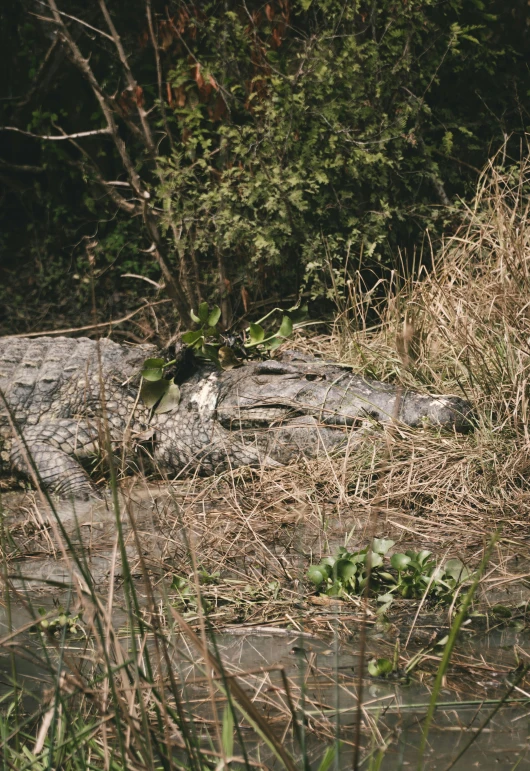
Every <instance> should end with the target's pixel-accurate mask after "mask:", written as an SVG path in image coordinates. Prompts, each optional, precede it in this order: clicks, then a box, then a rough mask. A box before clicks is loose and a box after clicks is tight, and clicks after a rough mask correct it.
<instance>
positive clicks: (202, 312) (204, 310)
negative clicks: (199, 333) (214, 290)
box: [199, 302, 210, 325]
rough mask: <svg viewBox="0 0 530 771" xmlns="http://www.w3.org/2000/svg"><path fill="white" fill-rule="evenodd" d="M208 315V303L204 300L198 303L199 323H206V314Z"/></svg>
mask: <svg viewBox="0 0 530 771" xmlns="http://www.w3.org/2000/svg"><path fill="white" fill-rule="evenodd" d="M209 315H210V309H209V307H208V303H206V302H204V303H201V304H200V305H199V319H200V322H201V324H205V325H206V324H207V323H208V316H209Z"/></svg>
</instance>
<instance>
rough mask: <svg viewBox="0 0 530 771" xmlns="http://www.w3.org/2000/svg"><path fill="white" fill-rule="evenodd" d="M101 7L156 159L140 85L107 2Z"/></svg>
mask: <svg viewBox="0 0 530 771" xmlns="http://www.w3.org/2000/svg"><path fill="white" fill-rule="evenodd" d="M99 7H100V8H101V12H102V14H103V16H104V17H105V21H106V22H107V27H108V28H109V30H110V34H111V35H112V39H113V40H114V45H115V46H116V50H117V51H118V56H119V58H120V62H121V64H122V67H123V69H124V70H125V75H126V77H127V83H128V87H129V90H130V91H131V95H132V97H133V100H134V103H135V104H136V109H137V110H138V115H139V117H140V123H141V124H142V130H143V134H144V141H145V144H146V145H147V149H148V150H149V153H150V154H151V155H152V156H153V157H154V156H155V155H156V148H155V143H154V142H153V136H152V134H151V128H150V126H149V123H148V122H147V116H146V112H145V110H144V108H143V107H142V104H141V102H140V100H139V99H138V98H137V89H138V83H137V81H136V79H135V77H134V76H133V74H132V71H131V68H130V67H129V61H128V59H127V56H126V55H125V51H124V49H123V46H122V44H121V38H120V36H119V35H118V31H117V29H116V27H115V26H114V22H113V21H112V19H111V16H110V13H109V10H108V8H107V5H106V3H105V0H99Z"/></svg>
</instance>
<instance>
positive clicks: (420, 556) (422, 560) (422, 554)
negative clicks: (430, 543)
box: [416, 549, 432, 566]
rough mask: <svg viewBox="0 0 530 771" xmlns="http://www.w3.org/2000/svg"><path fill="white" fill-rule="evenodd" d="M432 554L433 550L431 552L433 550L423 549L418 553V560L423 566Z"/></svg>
mask: <svg viewBox="0 0 530 771" xmlns="http://www.w3.org/2000/svg"><path fill="white" fill-rule="evenodd" d="M431 554H432V552H431V551H428V550H427V549H423V550H422V551H419V552H418V553H417V554H416V561H417V562H418V563H419V564H420V565H422V566H423V565H424V564H425V562H426V561H427V560H428V559H429V557H430V556H431Z"/></svg>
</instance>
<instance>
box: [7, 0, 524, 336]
mask: <svg viewBox="0 0 530 771" xmlns="http://www.w3.org/2000/svg"><path fill="white" fill-rule="evenodd" d="M12 6H13V7H12V9H11V11H12V13H13V19H15V21H14V23H13V22H11V21H10V24H11V27H10V28H11V29H12V32H11V35H10V38H9V45H10V46H12V48H13V51H16V55H17V56H18V57H19V61H20V62H21V66H20V67H17V68H13V67H10V68H9V70H8V71H9V72H10V78H11V82H10V84H8V91H9V93H8V94H7V97H6V99H5V100H3V101H2V102H1V110H2V111H3V116H2V117H0V123H2V124H4V125H7V126H15V127H16V126H18V128H20V129H22V130H30V131H31V132H33V133H34V134H37V135H38V134H45V135H46V134H54V135H57V134H58V132H59V131H60V130H63V131H65V132H67V133H75V132H78V131H81V132H83V131H94V130H100V129H101V126H102V120H103V116H102V114H101V112H100V111H99V110H98V109H94V106H95V105H96V102H95V99H94V93H93V92H92V90H91V89H90V88H89V86H88V85H87V81H86V79H84V78H83V77H81V75H80V73H79V72H76V71H75V70H73V69H72V68H71V67H70V65H67V64H66V63H65V60H64V56H63V54H62V53H61V52H60V51H59V53H58V54H57V56H59V63H57V62H55V61H54V64H53V66H54V67H55V71H56V77H55V78H52V79H48V80H47V81H46V80H45V83H44V85H43V86H42V87H41V88H39V89H38V90H37V94H36V95H33V96H32V97H31V98H30V99H29V101H28V103H27V104H26V103H24V102H22V103H21V104H18V103H17V102H16V101H14V100H13V98H12V96H11V94H12V93H16V94H25V93H26V92H27V91H29V89H30V84H31V82H32V78H34V77H35V73H36V71H37V70H38V67H39V63H40V60H39V54H40V55H41V58H42V57H44V54H45V52H46V51H47V49H48V48H49V44H50V39H49V29H50V25H49V23H47V22H44V24H43V26H42V28H41V27H39V26H38V25H39V22H38V21H37V20H36V19H35V18H34V17H33V16H29V15H27V14H26V13H25V5H24V4H12ZM58 6H59V9H60V10H61V9H62V6H61V2H59V3H58ZM152 6H153V31H154V39H155V40H156V55H155V51H154V46H153V43H152V39H151V35H150V31H149V25H148V22H147V19H146V16H145V7H144V5H143V3H140V4H139V5H136V4H133V5H132V6H131V5H130V4H124V3H113V4H112V9H111V11H112V15H113V21H114V24H115V25H116V28H117V30H118V33H119V34H120V37H121V39H122V41H123V46H124V50H125V52H126V55H127V57H128V62H129V65H130V67H131V71H132V73H133V75H134V78H135V79H136V82H137V84H138V85H137V90H136V91H135V92H134V94H132V93H130V91H129V90H127V89H125V90H124V88H123V84H124V80H126V78H125V73H124V71H123V67H122V64H121V62H120V58H119V56H118V55H117V51H116V47H115V46H114V45H113V43H112V41H111V40H109V39H108V38H105V37H103V36H99V35H98V36H97V38H94V39H93V38H91V37H89V36H87V35H86V34H83V35H81V36H80V37H79V36H78V33H79V30H80V29H82V30H84V31H85V32H86V28H87V27H82V28H81V27H79V25H78V24H77V23H76V22H75V21H74V20H73V19H74V18H75V17H79V18H81V19H83V21H84V22H85V23H86V24H88V25H90V27H96V28H98V29H99V28H104V27H105V23H104V19H103V18H102V17H101V16H100V13H99V10H98V9H97V8H95V9H93V10H90V9H89V8H88V7H86V6H85V5H83V4H81V3H78V2H77V1H74V2H73V3H70V4H69V5H68V11H69V16H68V17H65V19H66V22H65V23H66V24H67V25H68V29H69V30H70V31H71V32H72V33H73V34H74V35H76V36H78V37H76V40H78V41H79V47H80V51H81V53H82V55H83V56H84V57H85V58H86V61H90V66H91V67H92V69H93V72H94V73H95V77H97V78H98V79H99V82H100V85H101V89H102V90H103V91H104V93H105V94H106V98H107V101H108V106H109V109H112V110H113V114H114V120H115V121H116V123H117V125H118V128H119V131H120V136H122V137H123V138H124V139H125V143H126V148H127V152H128V153H129V156H130V158H131V163H132V164H133V167H134V169H135V170H136V173H138V174H139V175H140V176H141V179H142V184H143V186H144V188H145V189H146V191H147V190H149V191H150V193H149V194H150V196H151V197H150V198H149V202H150V203H149V205H148V206H147V207H144V208H143V210H140V209H138V207H137V208H136V209H135V210H134V212H133V213H131V214H127V213H126V210H125V209H123V208H120V206H119V205H118V204H117V203H116V200H117V191H118V192H119V193H120V195H121V194H122V195H123V196H124V197H125V199H126V200H127V201H128V202H129V204H133V202H134V201H135V200H136V199H135V196H134V195H133V194H131V193H130V192H128V190H127V183H124V181H123V179H124V178H125V177H126V171H125V170H124V168H123V166H122V161H121V160H120V155H119V152H118V150H117V148H116V147H114V146H113V144H112V142H111V141H109V137H108V136H93V137H90V139H83V138H81V139H79V140H77V141H76V143H75V144H74V143H71V144H70V143H67V142H47V141H45V140H43V141H42V142H39V141H38V140H36V139H35V138H31V137H24V136H23V135H21V134H20V133H10V132H3V137H4V138H5V139H6V140H7V142H8V143H9V146H8V148H7V151H8V155H9V157H10V158H12V159H13V160H14V166H15V167H17V166H18V167H19V169H21V168H22V167H23V165H24V164H26V165H27V164H28V158H29V159H30V160H29V162H31V164H34V165H35V167H36V168H38V173H37V172H35V174H34V175H33V176H31V175H29V176H28V174H27V171H26V172H23V171H20V170H19V171H18V172H17V170H16V168H15V169H14V170H13V169H11V170H10V169H9V168H4V166H2V174H3V175H7V177H6V179H8V184H9V185H10V189H11V191H12V193H13V194H12V195H11V196H9V197H8V207H7V208H6V214H5V217H6V220H5V221H4V222H5V224H7V225H10V226H11V227H10V228H7V230H8V231H10V233H9V235H8V236H7V237H6V238H7V240H6V242H5V243H4V244H3V247H4V251H5V253H8V254H12V255H13V258H12V260H11V258H10V260H9V262H8V263H7V266H6V267H7V269H8V272H7V273H6V277H7V279H8V281H4V282H3V283H4V284H5V285H7V284H10V285H15V284H17V281H19V280H20V276H21V271H20V263H21V259H20V258H19V255H22V262H23V264H25V265H26V266H27V270H25V271H22V274H23V275H24V280H27V281H29V280H33V281H34V283H35V286H34V288H33V289H32V290H31V292H30V296H31V297H34V299H35V302H36V299H37V297H38V298H39V300H42V295H44V296H45V298H46V299H49V300H51V301H53V302H58V301H61V297H66V298H67V299H68V300H69V299H70V297H71V293H70V291H67V290H66V287H67V285H71V287H70V288H72V287H75V294H76V296H77V297H78V298H79V299H80V300H81V301H82V302H83V303H84V305H85V307H86V306H88V307H89V306H90V299H91V298H90V291H89V290H90V287H89V283H88V282H85V279H87V277H89V275H90V270H89V265H88V258H87V255H86V253H85V248H84V247H85V239H84V238H83V237H84V236H85V237H88V236H90V237H91V238H92V237H94V234H96V238H97V239H98V240H99V247H98V249H97V250H96V252H95V256H96V265H95V270H94V274H95V277H96V289H97V290H100V291H102V292H104V293H105V295H106V296H118V295H119V296H120V297H119V300H116V301H115V302H114V304H112V303H110V305H106V306H105V311H106V312H107V313H108V311H109V310H111V309H112V308H114V307H115V305H116V303H118V304H123V303H127V302H131V301H135V298H136V297H137V296H138V294H139V290H138V288H137V287H139V286H142V288H143V287H144V285H143V284H135V285H133V286H132V287H131V290H130V292H129V293H128V295H126V293H125V292H123V290H122V289H121V288H122V287H123V286H124V284H123V280H122V279H121V278H120V276H121V274H122V273H123V272H124V271H126V272H130V273H133V274H141V275H147V276H150V277H151V278H153V279H156V278H157V277H158V275H159V274H158V271H159V266H158V265H157V264H156V263H155V262H154V261H153V259H152V257H151V256H150V255H151V252H149V253H147V251H145V250H147V249H148V247H149V246H150V244H151V243H152V240H153V239H152V232H147V231H149V229H147V231H146V229H145V227H144V228H143V229H142V224H141V223H142V216H144V215H145V212H148V213H150V216H152V217H156V218H157V221H158V223H159V226H160V228H161V229H162V231H163V234H162V238H163V239H165V241H166V242H167V261H168V264H169V266H170V268H171V270H172V271H173V273H174V274H175V275H176V276H177V278H178V279H179V286H180V285H181V286H182V287H183V291H184V292H185V293H186V294H187V295H188V305H189V307H190V308H191V307H195V308H196V307H198V304H199V303H200V302H201V301H203V300H204V299H211V298H213V297H215V296H216V297H217V299H218V301H219V300H222V301H223V302H220V305H221V307H222V308H223V321H224V322H225V323H226V322H227V321H228V320H229V319H230V316H231V314H232V312H233V311H235V310H245V311H246V310H247V306H248V303H249V301H251V300H253V299H257V298H261V297H263V296H264V297H265V298H267V297H269V296H270V295H271V294H277V295H278V294H279V295H280V296H282V297H285V296H286V295H290V294H293V293H295V294H296V293H297V292H298V291H299V290H300V288H301V287H305V288H306V289H307V291H308V292H309V293H310V294H311V295H312V296H313V297H326V296H331V294H332V291H331V288H330V286H328V283H327V282H328V279H327V278H326V276H328V275H331V276H333V282H334V291H335V290H336V289H338V290H339V291H340V289H341V284H343V283H344V280H345V278H344V274H345V271H344V268H345V265H346V263H347V262H348V261H349V263H350V264H353V263H355V265H358V264H360V265H361V266H366V265H367V264H368V263H377V264H378V263H382V264H386V265H390V264H392V263H393V261H394V259H395V256H396V254H397V251H398V249H400V248H401V249H405V250H409V252H412V250H413V249H414V247H415V245H416V244H417V242H418V240H419V239H420V238H421V237H422V235H423V233H424V231H425V229H426V228H428V229H429V230H430V232H431V234H436V233H440V232H441V231H442V229H443V227H444V226H445V225H446V224H447V223H448V222H450V221H451V219H452V217H453V215H454V210H452V209H451V207H448V205H449V204H451V203H453V202H454V201H455V198H456V196H457V195H465V194H466V193H467V192H468V191H469V189H470V186H471V185H473V184H474V182H475V179H476V172H477V168H480V167H482V166H483V164H484V163H485V161H486V159H487V157H488V155H489V153H490V152H491V148H492V147H493V148H495V147H498V146H500V144H501V143H502V142H503V140H504V138H505V137H506V136H510V135H512V134H513V139H512V143H513V146H514V147H518V144H519V139H520V136H521V135H522V133H524V131H525V126H526V125H527V124H528V123H529V122H530V121H528V109H527V102H528V98H527V96H526V95H527V94H528V93H529V92H530V75H529V73H528V71H527V69H526V68H524V67H521V66H520V62H521V61H524V60H525V58H526V57H527V55H528V29H529V25H528V22H529V20H530V8H529V7H528V5H527V4H526V3H522V2H518V3H516V4H515V5H513V4H506V3H501V2H500V0H492V2H490V3H488V4H487V6H484V4H483V3H479V2H476V3H465V2H464V1H463V0H452V2H450V3H442V4H440V3H437V2H435V1H434V0H423V1H422V2H408V3H395V1H394V0H382V1H381V2H378V3H377V4H368V3H365V2H364V1H363V0H359V1H356V2H354V3H344V2H343V0H312V2H309V1H308V0H271V2H270V3H267V4H263V3H261V2H259V3H258V2H257V0H250V1H249V2H246V3H243V2H241V1H240V0H230V1H229V2H227V3H225V4H224V5H222V6H220V5H219V4H218V3H217V2H213V1H212V0H207V1H206V2H204V3H201V4H191V3H188V2H184V0H170V2H169V3H161V2H160V3H157V2H154V3H153V4H152ZM166 9H167V10H166ZM15 11H16V13H15ZM0 13H2V11H0ZM6 52H7V53H9V51H8V49H7V48H6ZM13 56H14V55H13ZM54 56H55V54H54ZM12 58H13V57H12ZM157 58H158V62H157ZM59 64H60V66H59ZM157 65H158V67H159V72H160V79H161V80H160V84H161V85H160V89H158V88H157V85H156V84H157V82H158V70H157ZM456 79H458V88H455V87H454V84H455V80H456ZM52 85H53V88H52ZM31 93H32V92H31ZM30 95H31V94H30ZM37 96H38V97H39V99H38V100H37ZM32 99H33V100H34V101H32ZM141 109H142V110H144V113H143V115H144V117H143V120H144V121H147V122H148V124H149V130H150V131H151V134H152V135H153V136H156V153H155V154H153V153H152V152H148V151H147V150H146V147H145V146H144V144H142V142H141V141H140V140H139V129H138V125H139V124H140V123H141V121H140V117H139V115H140V114H139V110H141ZM6 157H7V155H6ZM17 174H24V175H26V176H25V179H27V180H29V185H28V184H26V185H22V186H21V185H20V184H19V182H18V181H17V180H18V177H17ZM102 179H103V180H111V181H113V184H114V181H116V182H117V184H118V185H122V186H121V187H114V188H112V189H111V191H109V188H108V187H105V186H104V185H103V186H102V182H101V180H102ZM111 193H112V194H111ZM118 198H119V196H118ZM136 198H137V197H136ZM146 200H147V199H146ZM142 211H143V213H144V215H142ZM140 215H142V216H140ZM17 221H18V222H21V223H22V228H21V230H20V232H16V233H15V232H11V231H13V228H12V223H13V222H17ZM26 225H27V227H26ZM30 227H31V230H30V231H29V233H28V230H29V228H30ZM3 229H4V230H5V229H6V228H5V227H4V228H3ZM142 250H144V251H142ZM15 257H16V259H15ZM35 268H36V270H35ZM76 276H77V278H75V277H76ZM150 291H151V290H150ZM12 294H13V293H11V292H9V290H8V291H7V292H5V296H6V300H10V298H11V296H12ZM18 294H19V295H21V296H23V297H24V299H27V298H26V293H24V292H22V293H21V292H19V293H18ZM223 303H224V304H223ZM11 305H12V307H13V309H15V310H14V312H11V316H13V315H16V304H15V303H11V302H10V307H11ZM67 309H68V303H67V302H65V303H64V312H65V313H66V312H67Z"/></svg>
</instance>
